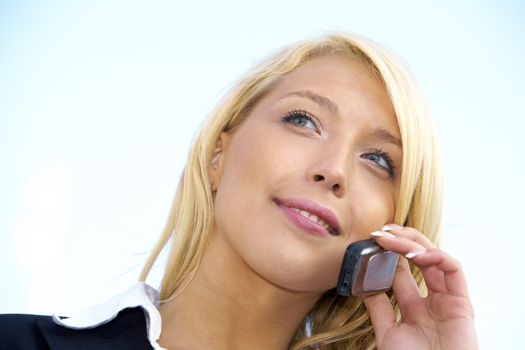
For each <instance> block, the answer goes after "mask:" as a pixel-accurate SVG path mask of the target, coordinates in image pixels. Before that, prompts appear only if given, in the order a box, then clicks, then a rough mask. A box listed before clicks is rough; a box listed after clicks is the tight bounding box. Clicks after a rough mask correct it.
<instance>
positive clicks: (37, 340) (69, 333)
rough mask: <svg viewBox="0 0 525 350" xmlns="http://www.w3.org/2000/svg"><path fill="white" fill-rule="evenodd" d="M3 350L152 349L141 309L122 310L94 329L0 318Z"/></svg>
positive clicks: (34, 318) (42, 320)
mask: <svg viewBox="0 0 525 350" xmlns="http://www.w3.org/2000/svg"><path fill="white" fill-rule="evenodd" d="M0 344H1V346H0V349H10V350H22V349H23V350H65V349H78V350H88V349H89V350H91V349H97V350H117V349H126V350H150V349H152V347H151V344H150V342H149V341H148V338H147V334H146V320H145V315H144V310H143V309H142V308H141V307H135V308H127V309H124V310H122V311H120V312H119V313H118V315H117V317H115V318H114V319H113V320H111V321H110V322H108V323H105V324H102V325H98V326H96V327H94V328H86V329H70V328H65V327H63V326H61V325H58V324H56V323H55V322H54V321H53V319H52V318H51V317H50V316H39V315H20V314H12V315H0Z"/></svg>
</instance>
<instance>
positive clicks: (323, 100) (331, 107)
mask: <svg viewBox="0 0 525 350" xmlns="http://www.w3.org/2000/svg"><path fill="white" fill-rule="evenodd" d="M289 96H299V97H305V98H308V99H310V100H312V101H314V102H315V103H317V104H318V105H319V106H320V107H322V108H324V109H326V110H327V111H329V112H331V113H334V114H338V113H339V107H338V106H337V105H336V104H335V103H334V102H333V101H332V100H330V99H329V98H327V97H324V96H321V95H318V94H316V93H315V92H313V91H311V90H299V91H292V92H288V93H286V94H284V95H282V96H281V97H280V99H282V98H285V97H289ZM372 135H374V136H376V137H379V138H380V139H382V140H383V141H385V142H388V143H391V144H394V145H396V146H398V147H399V148H403V143H402V142H401V140H400V139H399V138H397V137H395V136H394V135H392V134H391V133H390V132H388V131H387V130H385V129H383V128H381V127H377V128H375V130H374V132H373V133H372Z"/></svg>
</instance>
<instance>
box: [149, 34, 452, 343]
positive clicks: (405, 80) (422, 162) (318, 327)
mask: <svg viewBox="0 0 525 350" xmlns="http://www.w3.org/2000/svg"><path fill="white" fill-rule="evenodd" d="M327 55H338V56H345V57H352V58H354V59H357V60H359V61H361V62H363V63H365V64H366V65H367V66H369V67H370V69H371V70H372V71H373V72H374V74H375V75H376V76H377V77H378V78H379V79H380V80H381V81H382V82H383V84H384V86H385V89H386V91H387V92H388V94H389V97H390V99H391V102H392V105H393V107H394V110H395V114H396V118H397V121H398V125H399V130H400V133H401V139H402V143H403V165H402V179H401V184H400V191H399V195H398V199H397V204H396V211H395V220H394V221H395V223H398V224H401V225H406V226H411V227H414V228H416V229H418V230H419V231H421V232H423V233H424V234H425V235H427V236H428V237H429V238H430V239H431V240H432V241H433V242H434V243H436V244H437V242H438V238H439V231H440V223H441V207H442V175H441V167H440V163H439V159H440V158H439V155H438V153H437V146H436V140H435V136H434V131H433V126H432V122H431V120H430V115H429V113H428V111H427V109H426V107H425V103H424V101H423V98H422V96H420V94H419V90H418V88H417V87H416V85H415V83H414V82H413V80H412V79H411V78H410V76H409V74H408V72H407V71H406V70H405V68H403V66H402V65H401V64H399V63H398V62H397V60H396V59H395V57H394V55H393V54H391V53H388V52H387V51H386V50H385V49H384V48H381V47H380V46H379V45H377V44H375V43H373V42H371V41H370V40H367V39H363V38H360V37H357V36H348V35H340V34H336V35H330V36H327V37H322V38H317V39H312V40H308V41H303V42H299V43H296V44H294V45H291V46H289V47H286V48H284V49H282V50H280V51H279V52H277V53H276V54H274V55H273V56H271V57H270V58H269V59H267V60H266V61H264V62H263V63H262V64H261V65H259V66H258V67H257V68H256V69H254V70H253V71H252V72H251V73H249V74H247V75H246V76H245V77H244V78H243V79H241V80H240V81H239V83H238V84H237V85H236V86H235V87H234V88H233V89H232V90H231V91H230V93H229V94H228V95H227V96H226V98H225V99H224V100H223V101H222V103H220V104H219V106H218V108H217V109H216V110H215V112H214V113H212V115H211V116H210V118H209V119H208V121H207V123H206V124H205V125H204V127H203V128H202V129H201V131H200V133H199V134H198V135H197V137H196V139H195V141H194V144H193V146H192V148H191V151H190V154H189V157H188V162H187V165H186V167H185V169H184V172H183V174H182V176H181V179H180V182H179V185H178V188H177V191H176V194H175V198H174V199H173V203H172V207H171V210H170V213H169V217H168V220H167V223H166V225H165V227H164V230H163V232H162V234H161V237H160V239H159V241H158V242H157V244H156V246H155V248H154V250H153V251H152V253H151V255H150V256H149V258H148V260H147V263H146V264H145V266H144V269H143V271H142V274H141V276H140V279H141V280H145V279H146V277H147V276H148V273H149V271H150V270H151V267H152V266H153V264H154V262H155V261H156V259H157V258H158V256H159V254H160V252H161V251H162V250H163V248H164V247H165V246H166V245H167V243H168V241H170V240H171V251H170V253H169V259H168V262H167V265H166V269H165V272H164V276H163V279H162V283H161V299H167V298H169V297H170V296H173V295H174V294H175V293H178V292H180V291H181V290H182V289H183V288H184V286H185V285H186V284H187V283H189V281H190V280H191V278H192V276H193V274H194V273H195V271H196V269H197V267H198V264H199V262H200V260H201V257H202V256H203V253H204V251H205V249H206V246H207V243H208V241H209V240H210V237H211V234H212V229H213V210H214V207H213V195H212V191H211V187H210V179H209V174H208V170H209V164H210V160H211V157H212V153H213V149H214V147H215V144H216V141H217V139H218V137H219V135H220V133H221V132H222V131H228V130H232V129H234V128H236V127H237V126H239V125H240V124H241V123H242V122H243V120H244V119H245V118H246V117H247V116H248V115H249V114H250V111H251V110H252V109H253V107H254V106H255V105H256V104H257V103H258V102H259V100H260V99H261V98H262V97H263V96H264V95H265V94H266V93H268V91H269V90H270V89H271V88H272V86H273V85H274V83H275V82H276V81H277V80H278V79H279V78H280V77H282V76H283V75H285V74H287V73H289V72H291V71H293V70H294V69H296V68H297V67H298V66H300V65H301V64H303V63H304V62H306V61H308V60H311V59H313V58H315V57H319V56H327ZM412 272H413V274H414V277H415V279H416V281H417V283H418V285H419V286H420V288H421V289H422V290H424V281H423V279H422V276H421V274H420V273H419V271H417V269H415V268H413V269H412ZM390 298H391V301H392V304H393V305H394V307H395V308H396V310H397V309H398V308H397V304H396V302H395V298H394V296H393V295H392V294H391V295H390ZM398 315H399V312H398ZM307 327H309V328H310V329H311V335H309V336H307V333H306V328H307ZM309 348H312V349H313V348H316V349H334V350H335V349H373V348H375V341H374V335H373V329H372V326H371V322H370V318H369V316H368V313H367V311H366V308H365V307H364V305H363V303H362V301H361V300H360V299H358V298H345V297H341V296H339V295H337V294H335V293H334V291H333V290H331V291H328V292H326V293H325V295H323V297H321V298H320V300H319V301H318V302H317V304H316V305H315V306H314V308H313V309H312V310H311V311H310V313H309V314H308V315H307V317H305V320H304V322H303V324H302V325H301V326H300V327H299V328H298V329H297V331H296V333H295V336H294V338H293V339H292V341H291V343H290V349H294V350H299V349H309Z"/></svg>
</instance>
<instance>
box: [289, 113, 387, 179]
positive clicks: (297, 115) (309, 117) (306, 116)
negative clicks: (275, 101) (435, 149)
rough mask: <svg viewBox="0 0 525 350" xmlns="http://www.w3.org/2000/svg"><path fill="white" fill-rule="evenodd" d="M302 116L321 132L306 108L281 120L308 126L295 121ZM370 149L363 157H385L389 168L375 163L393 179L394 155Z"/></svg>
mask: <svg viewBox="0 0 525 350" xmlns="http://www.w3.org/2000/svg"><path fill="white" fill-rule="evenodd" d="M301 118H302V119H303V120H306V121H309V122H311V123H312V124H313V125H314V126H315V132H316V133H318V134H320V131H319V126H318V124H317V123H316V121H315V119H314V117H312V116H311V115H310V113H308V112H307V111H305V110H301V109H296V110H293V111H290V112H288V113H287V114H286V115H285V116H283V117H282V118H281V120H282V121H283V122H284V123H288V124H293V125H294V126H297V127H299V128H306V127H305V126H304V124H301V123H297V122H294V120H295V121H297V120H298V119H301ZM370 151H371V152H369V153H366V154H364V155H363V157H366V156H370V155H377V156H380V157H383V158H384V160H385V161H386V163H387V164H388V168H386V167H384V166H382V165H380V164H379V163H377V162H375V163H376V164H378V165H379V166H380V167H382V168H383V169H384V170H385V171H386V172H388V175H389V177H390V178H391V179H392V180H393V179H394V178H395V177H396V167H395V166H394V161H393V160H392V157H391V156H390V154H389V153H388V152H385V151H383V150H382V149H381V148H373V149H371V150H370Z"/></svg>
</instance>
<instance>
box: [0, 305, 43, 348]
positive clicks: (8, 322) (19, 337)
mask: <svg viewBox="0 0 525 350" xmlns="http://www.w3.org/2000/svg"><path fill="white" fill-rule="evenodd" d="M37 320H41V321H40V322H44V323H45V322H52V321H51V317H50V316H39V315H22V314H4V315H0V344H2V349H13V350H18V349H20V350H21V349H24V350H37V349H38V350H40V349H42V350H44V349H49V347H48V346H47V345H46V341H45V339H44V338H43V336H42V334H41V332H40V331H39V329H38V327H37V326H36V321H37Z"/></svg>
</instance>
